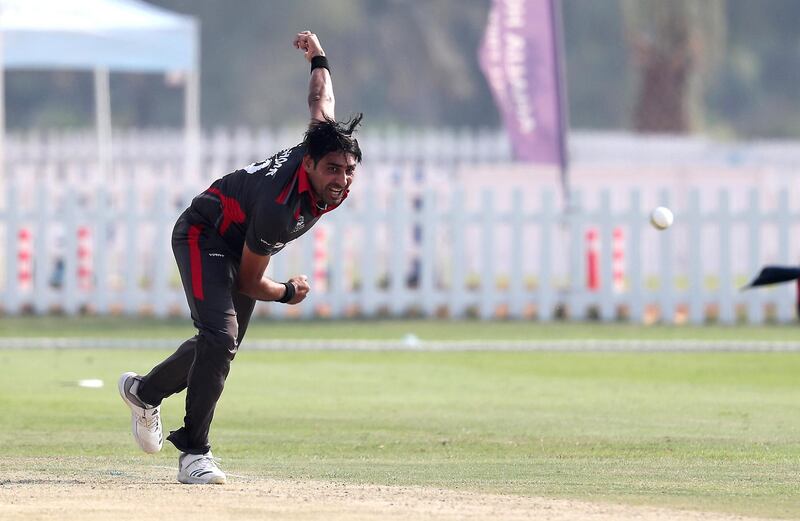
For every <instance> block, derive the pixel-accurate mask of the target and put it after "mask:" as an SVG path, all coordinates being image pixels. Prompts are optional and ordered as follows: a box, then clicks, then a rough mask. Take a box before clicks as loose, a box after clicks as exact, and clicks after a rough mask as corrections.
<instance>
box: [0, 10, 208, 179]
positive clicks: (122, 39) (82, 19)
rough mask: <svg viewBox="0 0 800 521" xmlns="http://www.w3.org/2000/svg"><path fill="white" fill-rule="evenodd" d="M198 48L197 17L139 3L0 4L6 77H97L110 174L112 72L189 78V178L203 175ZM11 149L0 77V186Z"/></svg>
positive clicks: (1, 67)
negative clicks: (58, 72)
mask: <svg viewBox="0 0 800 521" xmlns="http://www.w3.org/2000/svg"><path fill="white" fill-rule="evenodd" d="M199 45H200V42H199V28H198V24H197V22H196V21H195V20H194V19H193V18H192V17H188V16H182V15H176V14H173V13H171V12H169V11H165V10H164V9H161V8H158V7H155V6H152V5H150V4H147V3H145V2H142V1H140V0H0V71H3V72H4V71H5V70H6V69H88V70H93V71H94V74H95V110H96V120H97V136H98V158H99V161H100V167H101V168H104V169H110V165H111V107H110V105H111V97H110V93H109V71H121V72H183V73H184V74H185V79H186V81H185V84H184V85H185V107H184V110H185V112H184V114H185V128H186V156H185V157H186V162H187V165H186V167H187V169H188V171H187V172H186V174H189V175H196V174H197V151H198V143H199V134H200V116H199V108H200V87H199V77H200V74H199V54H200V52H199ZM4 142H5V85H4V74H0V179H2V178H3V177H4V166H5V154H4V144H5V143H4ZM106 171H108V170H106Z"/></svg>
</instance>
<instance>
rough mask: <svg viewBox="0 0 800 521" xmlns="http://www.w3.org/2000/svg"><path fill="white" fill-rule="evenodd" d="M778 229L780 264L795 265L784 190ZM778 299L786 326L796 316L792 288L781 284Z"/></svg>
mask: <svg viewBox="0 0 800 521" xmlns="http://www.w3.org/2000/svg"><path fill="white" fill-rule="evenodd" d="M776 220H777V225H778V226H777V227H778V263H779V264H795V263H794V262H792V261H791V260H790V254H789V252H790V251H791V248H790V246H791V242H790V237H789V232H790V231H791V227H792V216H791V213H790V212H789V191H788V190H787V189H786V188H782V189H781V191H780V192H778V213H777V219H776ZM775 293H776V298H777V299H778V306H777V307H778V322H780V323H782V324H785V323H788V322H791V321H792V315H793V314H794V309H792V308H793V307H794V304H793V300H794V298H793V296H792V287H791V285H789V284H780V285H779V286H778V287H777V288H776V289H775Z"/></svg>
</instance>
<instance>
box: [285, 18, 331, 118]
mask: <svg viewBox="0 0 800 521" xmlns="http://www.w3.org/2000/svg"><path fill="white" fill-rule="evenodd" d="M294 46H295V47H296V48H297V49H300V50H301V51H303V54H304V55H305V57H306V60H308V62H309V63H311V61H312V60H313V59H314V58H315V57H317V56H325V51H324V50H322V46H321V45H320V43H319V39H318V38H317V35H316V34H314V33H312V32H311V31H303V32H301V33H298V34H297V36H296V37H295V39H294ZM334 105H335V99H334V97H333V82H332V81H331V73H330V71H329V70H328V69H326V68H324V67H316V68H315V69H313V70H312V71H311V80H310V82H309V84H308V110H309V111H310V112H311V120H312V121H314V120H316V121H323V120H324V119H325V116H327V117H329V118H335V115H334Z"/></svg>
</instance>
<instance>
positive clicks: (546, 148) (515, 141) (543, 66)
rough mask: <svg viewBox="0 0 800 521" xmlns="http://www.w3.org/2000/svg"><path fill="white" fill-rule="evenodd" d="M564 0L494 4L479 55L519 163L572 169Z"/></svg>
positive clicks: (507, 0) (503, 0)
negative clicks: (559, 7) (560, 5)
mask: <svg viewBox="0 0 800 521" xmlns="http://www.w3.org/2000/svg"><path fill="white" fill-rule="evenodd" d="M556 1H558V0H493V1H492V8H491V11H490V12H489V21H488V23H487V25H486V33H485V34H484V37H483V41H482V42H481V47H480V50H479V53H478V60H479V61H480V65H481V70H483V73H484V75H485V76H486V79H487V81H488V82H489V86H490V88H491V90H492V94H493V95H494V99H495V102H496V103H497V106H498V108H499V109H500V113H501V116H502V118H503V122H504V123H505V126H506V129H507V130H508V135H509V138H510V140H511V146H512V148H513V151H514V157H515V158H516V159H517V160H519V161H526V162H534V163H545V164H552V165H558V166H560V167H561V168H562V169H563V168H565V167H566V153H565V141H564V132H565V130H566V129H565V122H564V119H565V118H564V114H565V113H564V107H563V106H562V102H563V101H564V100H562V88H561V85H562V84H561V81H562V79H561V75H560V71H561V63H560V59H561V57H560V52H559V45H560V35H559V31H560V27H559V25H560V22H559V20H558V17H557V12H556V6H555V5H554V2H556Z"/></svg>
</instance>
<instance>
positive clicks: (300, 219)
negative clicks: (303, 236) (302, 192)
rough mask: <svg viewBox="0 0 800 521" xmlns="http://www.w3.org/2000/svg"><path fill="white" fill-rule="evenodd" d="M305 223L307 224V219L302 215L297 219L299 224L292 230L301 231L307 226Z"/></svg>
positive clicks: (293, 231)
mask: <svg viewBox="0 0 800 521" xmlns="http://www.w3.org/2000/svg"><path fill="white" fill-rule="evenodd" d="M305 225H306V220H305V219H304V218H303V216H302V215H301V216H300V218H299V219H297V224H295V225H294V230H292V233H295V232H299V231H300V230H302V229H303V228H304V227H305Z"/></svg>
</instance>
